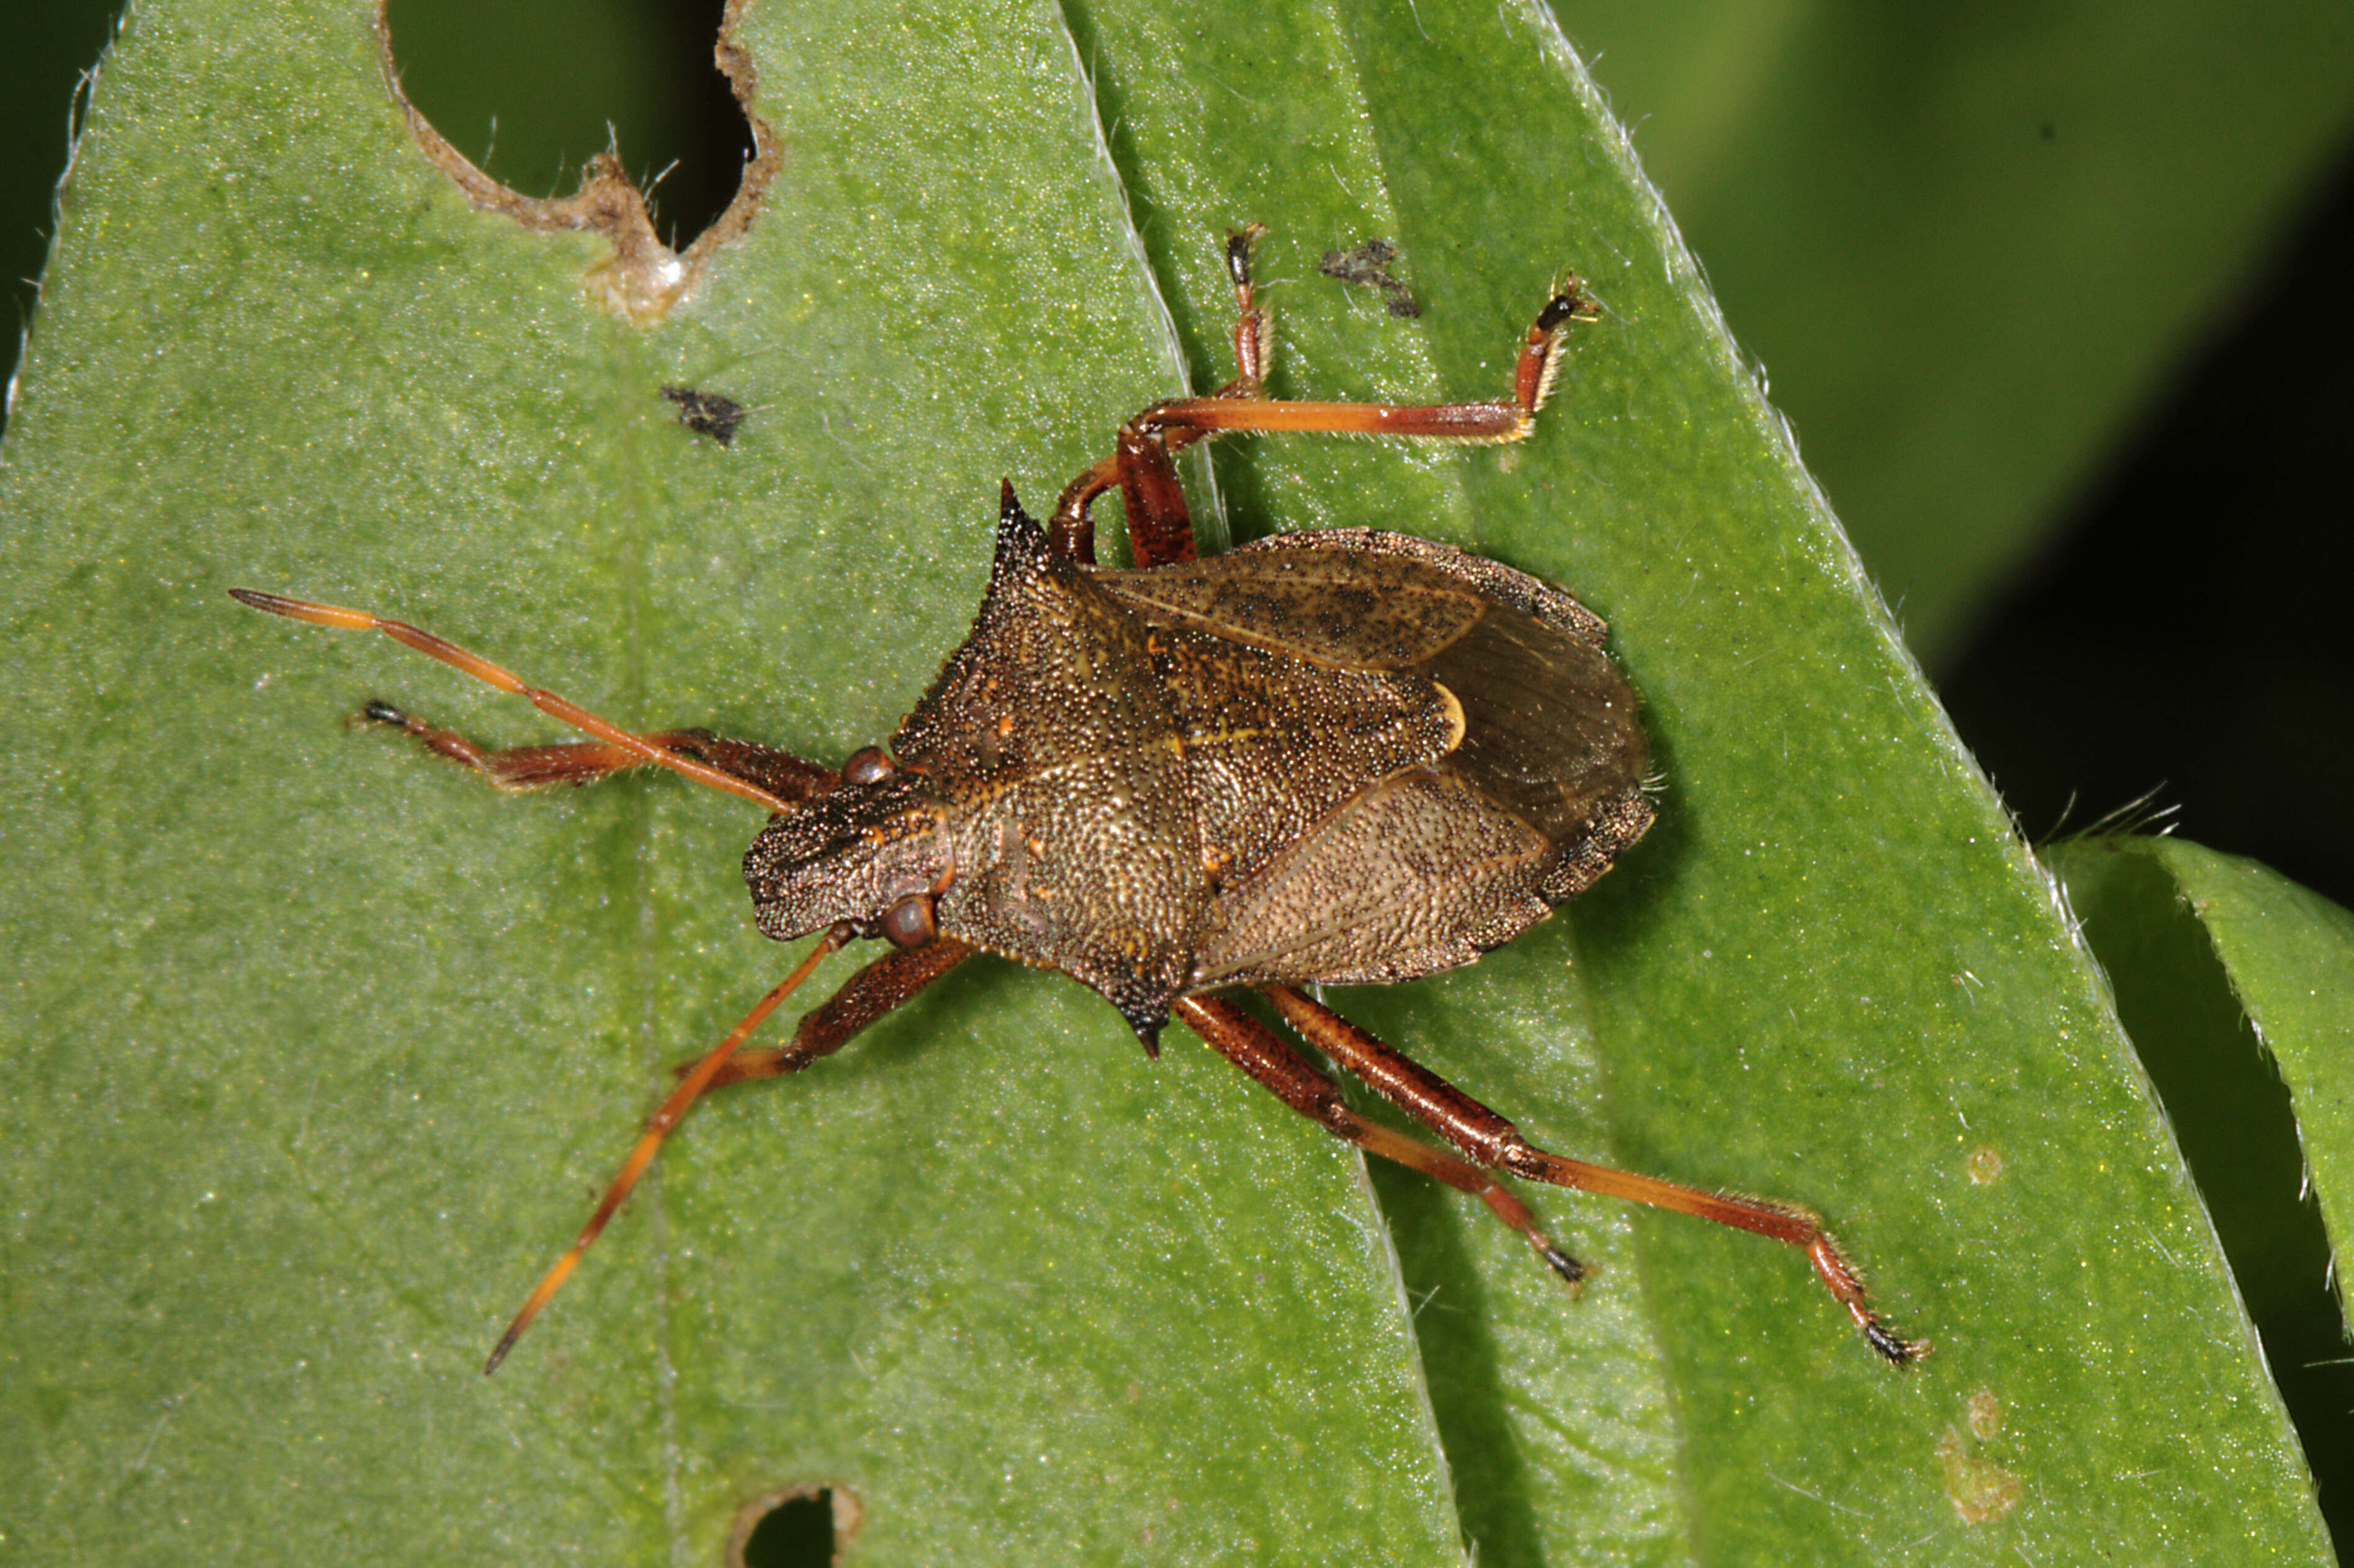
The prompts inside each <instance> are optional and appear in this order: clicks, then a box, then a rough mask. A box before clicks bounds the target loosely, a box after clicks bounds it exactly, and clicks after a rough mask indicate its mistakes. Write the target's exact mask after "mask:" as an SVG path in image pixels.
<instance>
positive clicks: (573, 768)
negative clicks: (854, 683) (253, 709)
mask: <svg viewBox="0 0 2354 1568" xmlns="http://www.w3.org/2000/svg"><path fill="white" fill-rule="evenodd" d="M352 716H353V718H354V720H355V722H357V723H362V724H377V725H385V726H388V727H390V728H393V729H398V730H400V731H402V732H403V733H405V734H407V735H408V736H412V737H414V738H415V740H416V741H417V743H418V744H419V746H422V747H424V748H425V749H426V750H428V751H429V752H431V753H432V754H433V755H434V756H436V757H446V758H449V759H450V760H451V761H452V762H456V763H461V764H463V765H464V766H465V767H468V768H472V769H473V770H474V771H475V772H477V773H479V774H481V775H482V780H483V782H484V783H486V784H488V785H490V786H491V788H493V789H501V790H505V791H508V792H510V793H521V792H522V791H525V790H528V789H546V788H548V787H549V786H551V785H555V784H593V783H595V782H596V781H597V780H599V779H603V778H606V777H608V776H610V775H611V774H615V773H620V772H623V771H625V770H626V769H629V768H644V767H650V766H652V764H651V763H649V761H648V760H647V759H646V758H644V757H642V756H640V755H638V754H636V753H633V752H630V751H624V750H623V749H622V748H621V747H618V746H613V745H610V744H608V743H607V742H605V741H601V740H577V741H566V742H563V743H561V744H559V745H556V746H510V747H504V748H503V749H497V750H493V749H490V748H487V747H482V746H478V745H476V744H475V743H474V742H473V741H471V740H469V739H467V738H466V737H465V736H462V735H460V734H459V733H458V732H457V731H455V730H450V729H440V728H437V727H435V726H432V725H429V724H427V723H425V722H424V721H423V720H422V719H419V718H418V717H416V716H415V715H411V714H409V713H407V712H405V711H404V710H402V709H400V708H397V707H395V706H393V705H391V704H390V703H384V702H371V703H369V704H368V705H366V706H365V707H363V708H361V709H360V711H359V712H358V713H356V714H355V715H352ZM644 738H645V739H647V740H649V741H651V742H652V743H653V744H654V745H656V746H658V747H662V748H663V750H665V751H669V752H673V753H674V754H676V755H678V756H680V757H686V758H693V759H694V760H695V761H697V762H702V763H705V764H706V765H708V766H710V767H712V768H717V769H718V770H719V771H720V772H722V773H725V774H727V775H728V776H729V777H731V778H736V779H743V780H744V781H745V782H747V783H750V784H757V785H758V786H760V787H761V788H762V789H767V790H769V792H770V793H772V794H778V795H783V796H786V797H788V798H797V797H799V796H801V795H804V794H809V793H814V792H816V791H817V789H822V788H825V787H830V786H831V785H832V783H833V782H834V780H835V777H836V775H835V774H834V772H833V770H832V768H821V767H819V766H818V765H817V764H815V763H813V762H805V761H803V760H802V759H801V758H798V757H795V756H794V755H793V754H792V753H791V752H790V751H779V750H778V749H777V748H776V747H769V746H762V745H760V744H759V743H758V742H757V741H749V740H728V739H726V738H725V737H723V736H716V735H713V734H712V733H711V732H710V731H709V730H707V729H663V730H655V731H653V732H652V733H651V734H648V735H647V736H645V737H644Z"/></svg>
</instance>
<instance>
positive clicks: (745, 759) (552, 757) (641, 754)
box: [228, 588, 838, 811]
mask: <svg viewBox="0 0 2354 1568" xmlns="http://www.w3.org/2000/svg"><path fill="white" fill-rule="evenodd" d="M228 595H229V598H231V599H235V600H237V601H238V603H239V604H242V605H245V606H246V607H248V608H249V609H259V610H265V611H267V612H268V613H270V614H271V615H282V616H284V617H285V618H286V619H287V620H299V621H302V622H304V623H306V624H308V625H312V626H328V627H334V628H335V629H337V630H344V631H380V632H382V633H384V635H386V636H387V637H389V638H391V639H392V640H393V641H395V642H398V643H399V644H401V645H402V646H403V647H405V648H413V649H415V650H416V651H417V652H419V653H422V654H424V655H425V656H426V657H428V658H429V659H438V660H440V662H442V663H444V664H447V665H449V666H450V667H451V669H453V670H458V671H461V672H463V673H466V674H469V675H472V677H474V679H476V680H478V681H481V682H482V683H484V684H486V685H491V686H495V687H497V688H498V689H499V690H500V691H503V692H508V693H512V694H514V695H515V696H518V697H521V698H523V699H524V700H525V702H528V703H529V704H531V705H532V706H534V707H535V708H537V709H538V710H539V711H540V712H542V713H544V714H546V715H548V716H549V717H551V718H556V719H561V720H563V721H564V722H565V723H566V724H568V725H570V726H572V727H573V728H575V729H577V730H578V731H580V732H581V733H582V734H584V735H587V736H590V737H591V747H592V749H588V750H581V751H572V752H567V751H566V749H565V748H563V747H556V748H546V747H523V748H520V749H521V750H522V752H523V753H524V754H525V757H526V758H530V759H529V760H525V761H518V762H515V763H514V768H516V770H518V771H519V772H525V773H527V772H529V771H530V770H531V769H532V768H539V769H540V770H541V771H543V772H552V777H548V778H545V779H540V780H539V782H544V783H556V782H559V781H561V780H563V779H572V780H574V781H576V782H581V783H586V782H587V781H588V780H589V779H599V778H602V777H603V776H604V775H606V774H608V773H611V772H613V771H615V770H616V769H617V768H620V767H625V766H635V765H636V764H638V763H651V764H653V765H654V766H656V767H661V768H669V769H670V770H671V771H672V772H673V773H678V774H682V775H684V777H686V778H689V779H694V780H695V782H696V783H698V784H704V785H708V786H709V787H710V788H712V789H718V790H721V791H723V792H725V793H726V794H730V795H736V796H739V797H741V798H742V799H744V800H749V801H751V802H752V803H753V804H755V805H758V806H764V807H766V808H768V809H769V810H771V811H784V810H791V809H792V808H793V807H794V806H796V805H798V804H800V803H801V801H804V800H809V799H810V798H811V796H813V795H817V794H822V792H824V791H825V790H826V789H832V787H833V785H834V783H835V781H836V779H837V777H838V776H837V775H836V774H835V773H834V772H833V770H832V769H831V768H820V767H818V766H817V765H816V764H815V763H813V762H803V761H802V760H801V758H797V757H794V756H793V755H792V754H791V753H790V752H785V751H778V750H776V749H774V748H773V747H763V746H756V745H754V744H753V743H752V742H749V741H727V742H719V741H716V739H715V738H714V737H710V736H700V737H699V738H698V736H699V732H695V731H685V730H670V731H664V732H663V733H662V734H659V735H639V734H636V733H634V732H632V731H631V730H627V729H624V728H622V727H621V726H620V725H617V724H614V723H612V722H611V721H610V720H608V719H601V718H599V717H598V716H597V715H595V714H592V713H590V712H589V711H588V709H586V708H584V707H582V706H580V705H578V703H573V702H567V700H565V699H564V698H562V697H559V696H557V694H555V693H554V692H549V691H544V690H542V689H541V688H539V687H537V686H534V685H531V684H529V683H525V681H524V680H523V679H522V677H520V676H518V675H516V674H515V673H514V672H512V671H509V670H504V669H501V668H500V667H499V666H498V665H496V664H493V663H492V662H490V661H489V660H488V659H485V658H483V657H482V655H481V654H479V653H470V652H467V651H466V650H465V649H463V648H461V647H459V646H458V645H457V644H456V643H454V642H451V641H446V640H444V639H442V638H440V637H436V636H434V635H433V633H431V632H429V631H427V630H423V629H421V628H419V627H415V626H411V625H409V624H408V622H407V621H405V620H387V619H386V618H385V617H383V616H380V615H375V614H372V613H370V612H369V611H367V610H365V609H345V608H343V607H342V606H340V605H333V604H314V603H313V602H312V601H310V600H309V599H288V598H286V597H285V596H284V595H282V594H274V593H262V592H260V591H259V590H258V589H254V588H231V589H229V590H228ZM360 716H361V717H362V718H364V719H369V720H374V721H376V722H379V723H383V724H391V725H398V726H400V727H401V728H403V729H406V730H408V733H409V734H411V735H414V736H417V737H418V738H419V740H420V741H422V742H423V743H424V744H425V745H426V747H428V748H429V749H430V750H433V751H435V752H437V753H439V754H440V755H441V756H444V757H448V758H451V759H452V760H454V761H458V762H462V763H465V764H466V765H467V766H468V767H471V768H479V769H481V771H482V774H483V776H484V777H485V778H487V779H490V780H491V782H492V783H493V784H500V785H501V786H502V787H503V788H510V789H529V788H533V787H534V786H533V784H532V783H530V782H519V783H518V782H506V783H503V782H502V779H501V778H500V775H499V769H500V768H501V767H502V766H504V765H503V764H501V763H500V762H499V761H498V760H497V759H498V758H501V757H503V756H506V755H507V754H504V753H499V752H486V751H484V750H482V747H478V746H476V745H474V743H473V742H472V741H470V740H468V739H466V738H465V737H464V736H460V735H457V734H455V733H454V732H452V731H450V730H446V729H435V728H434V727H433V726H430V725H428V724H423V723H420V722H419V721H417V720H414V719H411V718H410V717H409V716H408V715H406V714H404V713H402V712H401V711H400V710H399V709H398V708H396V707H393V706H392V705H389V704H376V703H371V704H370V705H368V707H367V708H366V710H365V711H364V712H363V713H362V714H361V715H360ZM682 740H684V741H685V742H687V744H684V745H680V744H673V742H678V741H682ZM706 746H716V747H733V748H735V749H734V751H733V752H724V751H723V753H722V758H723V760H720V761H705V760H704V759H703V758H702V756H701V755H700V749H699V748H702V747H706ZM595 747H601V748H602V749H594V748H595ZM754 753H758V754H759V757H758V760H757V767H756V768H753V760H754V759H753V756H752V754H754ZM725 758H733V759H734V760H735V761H736V762H737V764H739V765H740V766H742V767H748V768H753V770H752V771H739V770H737V768H730V767H729V766H727V765H726V760H725ZM624 759H628V760H624ZM772 784H773V785H775V786H776V787H775V788H771V785H772Z"/></svg>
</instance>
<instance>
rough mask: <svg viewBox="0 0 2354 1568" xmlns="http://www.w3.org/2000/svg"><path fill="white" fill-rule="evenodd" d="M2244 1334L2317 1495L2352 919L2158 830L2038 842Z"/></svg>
mask: <svg viewBox="0 0 2354 1568" xmlns="http://www.w3.org/2000/svg"><path fill="white" fill-rule="evenodd" d="M2051 859H2052V866H2053V869H2055V870H2056V871H2058V872H2059V873H2060V874H2061V875H2062V878H2064V879H2065V882H2066V885H2067V889H2068V897H2069V902H2070V904H2071V906H2073V908H2074V909H2075V911H2076V913H2077V915H2078V916H2080V917H2081V918H2082V919H2083V921H2084V937H2085V939H2086V940H2087V941H2088V942H2090V943H2091V944H2092V948H2093V951H2094V954H2095V955H2096V956H2097V957H2098V958H2099V959H2100V960H2101V966H2102V968H2103V969H2105V971H2106V972H2107V974H2108V977H2109V980H2110V983H2111V984H2112V985H2114V986H2115V989H2116V998H2117V1011H2118V1013H2119V1016H2121V1017H2122V1018H2123V1019H2124V1021H2125V1023H2126V1029H2127V1030H2128V1031H2130V1032H2131V1033H2132V1035H2133V1042H2134V1048H2135V1050H2136V1051H2137V1053H2138V1054H2139V1055H2140V1057H2141V1060H2142V1062H2143V1063H2144V1064H2145V1065H2147V1068H2148V1069H2149V1075H2150V1077H2151V1080H2152V1081H2153V1082H2154V1083H2155V1084H2156V1086H2157V1087H2158V1094H2159V1096H2160V1097H2161V1098H2162V1099H2163V1100H2164V1102H2165V1104H2166V1107H2167V1108H2168V1111H2169V1112H2170V1113H2171V1114H2172V1116H2173V1118H2174V1123H2175V1127H2176V1130H2177V1134H2178V1136H2179V1139H2180V1140H2181V1144H2182V1150H2183V1153H2184V1155H2185V1157H2186V1158H2187V1159H2188V1160H2189V1161H2190V1169H2191V1171H2192V1174H2193V1175H2194V1176H2195V1177H2196V1178H2197V1180H2198V1182H2199V1188H2200V1193H2201V1194H2202V1195H2203V1196H2204V1197H2205V1199H2206V1201H2207V1204H2208V1207H2209V1209H2210V1210H2211V1213H2213V1214H2214V1216H2215V1223H2216V1227H2217V1229H2218V1230H2219V1231H2220V1232H2221V1235H2222V1239H2223V1248H2224V1252H2225V1254H2226V1255H2228V1256H2229V1257H2230V1258H2231V1260H2232V1273H2233V1275H2234V1276H2235V1277H2237V1279H2238V1281H2239V1285H2240V1289H2241V1291H2242V1293H2243V1295H2244V1296H2245V1297H2246V1298H2247V1301H2248V1306H2249V1308H2250V1311H2251V1312H2252V1314H2253V1317H2254V1319H2255V1321H2256V1325H2257V1327H2258V1329H2259V1330H2261V1331H2262V1334H2263V1338H2264V1351H2265V1355H2266V1357H2267V1358H2268V1359H2269V1360H2270V1361H2271V1363H2272V1367H2273V1372H2274V1377H2275V1378H2277V1379H2278V1380H2279V1382H2280V1384H2281V1388H2282V1391H2283V1393H2284V1394H2285V1397H2286V1399H2287V1402H2288V1406H2289V1409H2290V1410H2291V1411H2292V1412H2293V1413H2294V1414H2295V1415H2296V1423H2297V1428H2298V1432H2299V1435H2300V1436H2302V1437H2303V1439H2304V1443H2305V1449H2306V1454H2307V1455H2308V1456H2309V1457H2310V1458H2311V1462H2312V1465H2313V1468H2314V1471H2315V1475H2316V1478H2317V1480H2318V1482H2319V1485H2320V1492H2321V1495H2322V1496H2323V1497H2324V1498H2325V1499H2329V1498H2336V1497H2341V1496H2343V1495H2344V1489H2345V1485H2346V1483H2347V1482H2348V1481H2354V1419H2349V1414H2348V1409H2347V1403H2348V1402H2347V1397H2346V1394H2347V1377H2348V1370H2349V1361H2348V1360H2347V1355H2346V1344H2347V1340H2348V1338H2349V1336H2348V1333H2347V1325H2346V1319H2345V1314H2344V1309H2343V1307H2342V1305H2341V1302H2340V1299H2339V1292H2338V1284H2337V1266H2336V1263H2335V1261H2334V1260H2335V1256H2336V1250H2335V1248H2333V1247H2332V1245H2330V1240H2329V1237H2330V1235H2332V1234H2336V1235H2339V1236H2343V1235H2345V1234H2347V1227H2348V1224H2349V1217H2354V1123H2349V1108H2348V1107H2349V1103H2354V1077H2349V1064H2354V1014H2349V1010H2348V1007H2347V1003H2346V998H2347V997H2348V996H2349V995H2354V916H2350V915H2349V914H2348V913H2347V911H2345V910H2344V909H2341V908H2339V907H2338V906H2336V905H2334V904H2332V903H2330V902H2329V901H2328V900H2327V899H2326V898H2323V897H2321V896H2320V895H2317V894H2314V893H2311V892H2309V891H2307V890H2306V889H2305V888H2302V887H2299V886H2297V885H2296V884H2295V883H2293V882H2290V881H2288V880H2287V879H2286V878H2285V877H2283V876H2281V875H2280V874H2277V873H2275V872H2273V871H2269V870H2267V869H2265V868H2264V867H2263V866H2261V865H2258V864H2256V863H2253V862H2252V861H2245V860H2241V859H2239V858H2237V857H2236V856H2232V855H2226V854H2219V853H2216V852H2215V851H2213V850H2210V849H2204V848H2201V847H2200V845H2198V844H2193V843H2185V842H2182V841H2181V840H2179V839H2173V838H2129V837H2094V838H2084V839H2077V840H2073V841H2071V842H2066V843H2062V844H2060V845H2057V846H2055V847H2054V849H2053V850H2052V852H2051Z"/></svg>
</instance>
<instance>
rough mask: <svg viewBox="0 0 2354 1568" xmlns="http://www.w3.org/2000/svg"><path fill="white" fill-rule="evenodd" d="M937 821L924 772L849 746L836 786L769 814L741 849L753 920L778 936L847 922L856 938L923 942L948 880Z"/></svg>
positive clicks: (941, 814) (940, 815) (945, 842)
mask: <svg viewBox="0 0 2354 1568" xmlns="http://www.w3.org/2000/svg"><path fill="white" fill-rule="evenodd" d="M946 821H947V808H946V806H945V803H944V802H942V800H940V798H939V797H938V795H937V794H936V793H935V792H934V791H933V789H932V788H931V783H930V780H929V779H926V778H925V776H924V775H923V774H921V773H918V772H916V771H913V770H911V769H907V768H896V767H894V766H893V765H892V763H891V760H890V759H889V758H886V757H885V756H884V755H883V753H882V752H880V751H878V750H875V749H873V748H869V749H867V750H865V751H862V752H860V753H858V754H857V755H856V756H854V757H853V758H851V759H850V761H849V762H848V763H847V764H846V765H845V766H844V767H843V770H842V784H841V786H840V787H839V788H838V789H832V790H830V791H828V792H827V793H825V794H823V795H821V796H818V797H817V798H816V799H815V800H811V801H810V802H809V803H808V804H807V805H804V806H802V807H801V809H800V810H794V811H788V812H786V813H785V814H783V815H782V816H779V817H778V818H777V819H776V820H775V821H771V822H770V823H769V825H768V826H767V827H765V828H763V829H762V830H760V836H759V837H758V838H757V839H754V840H753V841H752V847H751V848H750V849H748V850H747V851H745V852H744V880H745V882H746V883H747V884H748V885H749V886H750V887H751V889H752V914H753V917H754V918H755V919H756V920H758V922H759V926H760V929H761V930H762V931H763V932H765V933H766V934H767V935H769V936H771V937H774V938H778V939H779V940H786V939H790V938H794V937H802V936H807V935H808V934H809V933H810V932H811V931H815V930H818V929H821V928H822V927H827V926H832V925H833V924H834V923H835V922H837V921H842V920H847V921H849V922H850V923H851V924H852V925H853V926H854V927H856V928H857V931H858V934H859V935H860V936H862V937H885V938H889V939H890V940H891V941H892V942H894V943H895V944H896V945H897V946H899V947H902V948H920V947H922V946H923V945H924V944H925V943H927V942H928V941H930V940H931V939H932V936H933V932H934V927H933V919H932V904H933V900H934V898H935V897H936V896H937V895H938V894H939V893H940V891H941V890H942V889H944V888H945V887H946V886H947V885H948V882H949V839H948V833H947V832H946V831H945V823H946Z"/></svg>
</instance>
